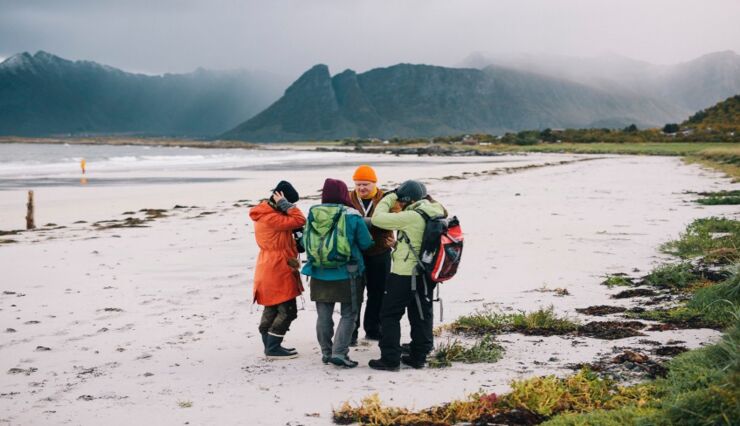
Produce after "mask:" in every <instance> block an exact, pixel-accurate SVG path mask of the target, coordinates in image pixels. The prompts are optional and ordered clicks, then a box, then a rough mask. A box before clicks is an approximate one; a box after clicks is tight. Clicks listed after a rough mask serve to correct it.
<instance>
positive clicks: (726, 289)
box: [686, 265, 740, 326]
mask: <svg viewBox="0 0 740 426" xmlns="http://www.w3.org/2000/svg"><path fill="white" fill-rule="evenodd" d="M737 306H740V266H739V265H735V267H734V272H733V274H732V275H731V276H730V278H728V279H727V280H725V281H723V282H721V283H718V284H715V285H712V286H709V287H704V288H701V289H699V290H697V291H696V292H695V293H694V294H693V296H692V297H691V299H690V300H689V301H688V303H687V304H686V308H687V309H693V310H695V311H699V312H701V317H702V318H703V319H704V320H706V321H707V322H712V323H717V324H721V325H724V326H728V325H730V322H731V321H732V319H733V314H734V312H735V309H736V308H735V307H737Z"/></svg>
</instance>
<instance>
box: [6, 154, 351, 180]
mask: <svg viewBox="0 0 740 426" xmlns="http://www.w3.org/2000/svg"><path fill="white" fill-rule="evenodd" d="M351 156H352V155H351V154H344V153H326V152H309V151H277V150H246V149H199V148H178V147H149V146H117V145H59V144H0V181H4V182H2V183H1V184H0V186H2V187H6V188H7V187H8V186H9V185H12V184H13V182H9V181H17V180H24V181H27V180H29V179H32V180H47V181H50V182H51V181H59V182H62V181H64V180H67V179H71V178H78V177H80V176H81V169H80V162H81V160H82V159H83V158H84V159H85V162H86V175H87V176H89V177H90V178H93V177H96V178H103V179H104V178H113V177H114V176H120V175H121V174H127V175H128V174H130V175H136V176H139V177H147V175H150V174H151V175H161V174H162V173H161V172H182V171H189V170H192V171H199V172H205V173H200V174H201V175H207V174H208V173H207V172H208V171H235V172H238V171H244V170H269V169H276V170H277V169H282V168H286V167H290V168H301V167H321V166H326V165H330V164H335V163H336V162H341V161H342V160H349V159H350V157H351ZM111 180H112V179H111Z"/></svg>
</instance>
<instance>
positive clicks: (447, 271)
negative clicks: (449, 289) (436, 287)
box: [416, 210, 464, 283]
mask: <svg viewBox="0 0 740 426" xmlns="http://www.w3.org/2000/svg"><path fill="white" fill-rule="evenodd" d="M416 211H417V212H418V213H419V214H421V216H422V217H423V218H424V222H426V226H425V227H424V236H423V237H422V240H421V250H420V253H421V255H420V258H419V264H420V265H419V266H420V267H421V268H423V270H424V273H425V274H426V276H427V278H429V280H430V281H431V282H434V283H441V282H444V281H447V280H449V279H451V278H452V277H454V276H455V274H456V273H457V268H458V266H459V265H460V260H461V259H462V251H463V242H464V237H463V232H462V228H461V227H460V221H459V220H458V219H457V216H453V217H452V218H450V219H447V218H444V217H429V215H427V214H426V213H424V212H423V211H421V210H416Z"/></svg>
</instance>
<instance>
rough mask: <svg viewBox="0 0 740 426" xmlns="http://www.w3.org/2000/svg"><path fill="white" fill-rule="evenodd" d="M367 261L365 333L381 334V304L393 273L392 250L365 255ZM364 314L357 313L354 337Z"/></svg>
mask: <svg viewBox="0 0 740 426" xmlns="http://www.w3.org/2000/svg"><path fill="white" fill-rule="evenodd" d="M363 259H364V261H365V288H366V289H367V303H366V304H365V317H364V319H363V321H362V326H363V328H364V329H365V334H367V335H369V336H380V305H381V303H382V302H383V293H384V292H385V282H386V280H387V279H388V274H390V273H391V252H390V251H387V252H385V253H381V254H378V255H375V256H364V258H363ZM361 316H362V314H361V313H360V312H358V313H357V320H356V321H355V323H356V324H355V332H354V334H353V338H357V332H358V330H359V329H360V318H361Z"/></svg>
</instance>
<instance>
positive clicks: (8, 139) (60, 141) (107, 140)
mask: <svg viewBox="0 0 740 426" xmlns="http://www.w3.org/2000/svg"><path fill="white" fill-rule="evenodd" d="M0 144H53V145H65V144H67V145H118V146H124V145H133V146H160V147H173V148H178V147H180V148H203V149H260V148H261V146H259V145H257V144H253V143H249V142H241V141H224V140H214V141H202V140H192V139H174V138H136V137H118V136H100V137H80V138H75V137H69V138H66V137H58V138H54V137H49V138H41V137H39V138H32V137H17V136H2V137H0Z"/></svg>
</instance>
